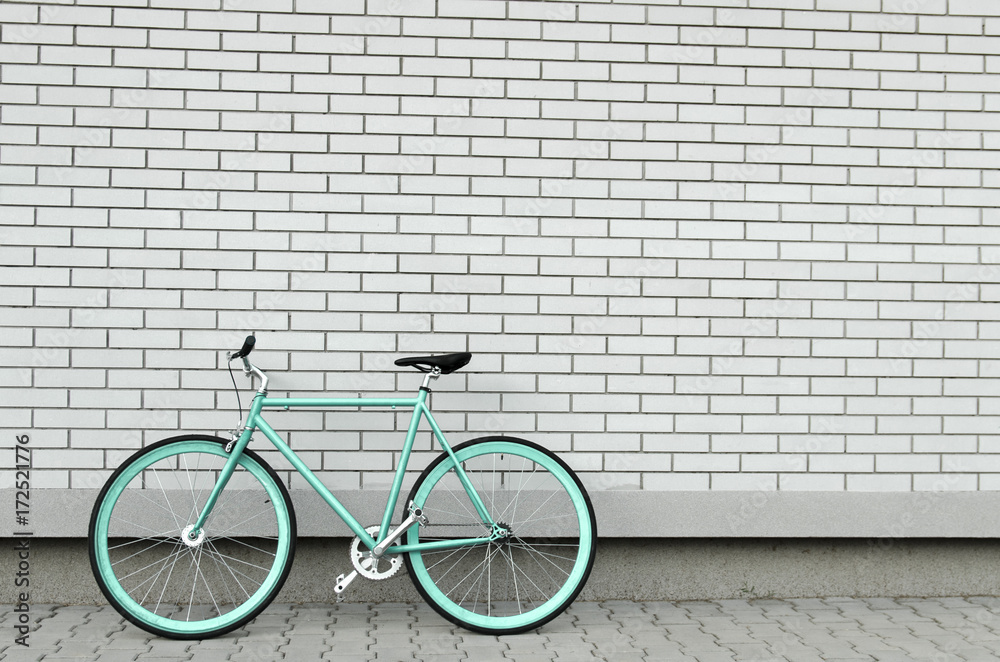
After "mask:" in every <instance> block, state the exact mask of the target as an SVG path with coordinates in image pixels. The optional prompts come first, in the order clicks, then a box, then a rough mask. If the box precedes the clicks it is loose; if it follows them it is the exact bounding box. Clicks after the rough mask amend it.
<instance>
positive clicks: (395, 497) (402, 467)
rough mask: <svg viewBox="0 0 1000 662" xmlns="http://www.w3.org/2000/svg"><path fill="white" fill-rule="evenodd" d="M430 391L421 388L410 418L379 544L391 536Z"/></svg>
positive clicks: (383, 518) (383, 520) (380, 530)
mask: <svg viewBox="0 0 1000 662" xmlns="http://www.w3.org/2000/svg"><path fill="white" fill-rule="evenodd" d="M428 393H429V391H428V389H427V388H425V387H423V386H421V387H420V391H419V393H418V394H417V404H416V405H415V406H414V407H413V415H412V416H411V417H410V425H409V427H408V428H407V429H406V440H405V441H404V442H403V450H402V452H401V453H400V454H399V466H398V467H396V475H395V476H394V477H393V479H392V487H391V488H390V490H389V500H388V502H386V504H385V513H384V514H383V515H382V524H381V526H379V530H378V536H376V539H377V542H382V539H383V538H385V537H386V536H387V535H389V525H390V523H391V522H392V515H393V511H394V510H395V509H396V502H397V501H399V491H400V489H402V487H403V475H404V473H405V471H406V465H407V464H408V463H409V460H410V451H411V450H413V442H414V441H415V440H416V438H417V428H419V427H420V418H421V417H422V416H423V415H424V413H425V412H426V411H427V394H428ZM428 418H429V417H428Z"/></svg>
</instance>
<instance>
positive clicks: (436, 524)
mask: <svg viewBox="0 0 1000 662" xmlns="http://www.w3.org/2000/svg"><path fill="white" fill-rule="evenodd" d="M453 452H454V454H455V456H456V458H457V460H458V462H459V463H460V464H461V466H462V468H463V470H464V472H465V474H466V475H467V476H468V478H469V481H470V482H471V484H472V487H473V488H474V489H475V490H476V491H477V492H478V494H479V496H480V497H481V499H482V501H483V504H484V505H485V507H486V509H487V510H488V511H489V514H490V517H492V519H493V522H494V523H495V524H496V525H497V526H498V527H500V528H502V529H504V530H506V531H507V532H508V533H509V535H507V536H504V537H502V538H499V539H497V540H494V541H493V542H489V543H484V544H478V545H472V546H467V547H458V548H451V549H441V550H428V551H413V552H409V553H407V554H405V556H404V560H405V561H406V566H407V569H408V570H409V573H410V577H411V579H412V580H413V582H414V584H415V585H416V587H417V590H418V591H419V592H420V594H421V595H422V596H423V598H424V599H425V600H426V601H427V602H428V603H429V604H430V605H431V606H432V607H433V608H434V609H435V610H436V611H437V612H438V613H439V614H441V615H442V616H444V617H445V618H447V619H448V620H450V621H452V622H453V623H456V624H458V625H461V626H462V627H464V628H467V629H469V630H473V631H475V632H482V633H486V634H514V633H518V632H524V631H527V630H531V629H535V628H537V627H540V626H541V625H544V624H545V623H547V622H548V621H550V620H552V619H553V618H555V617H556V616H558V615H559V614H560V613H562V612H563V611H564V610H565V609H566V607H568V606H569V604H570V603H571V602H573V600H574V599H576V597H577V596H578V595H579V594H580V591H581V590H582V589H583V586H584V584H585V583H586V581H587V578H588V576H589V575H590V571H591V568H592V567H593V565H594V555H595V553H596V549H597V547H596V541H597V521H596V518H595V516H594V509H593V507H592V506H591V503H590V498H589V497H588V495H587V491H586V490H585V489H584V487H583V484H582V483H581V482H580V479H579V478H578V477H577V476H576V474H574V473H573V471H572V469H570V468H569V467H568V466H567V465H566V463H564V462H563V461H562V460H560V459H559V458H558V457H557V456H556V455H555V454H553V453H552V452H551V451H549V450H547V449H545V448H542V447H541V446H538V445H537V444H533V443H531V442H528V441H524V440H521V439H514V438H511V437H486V438H482V439H474V440H472V441H468V442H466V443H464V444H460V445H458V446H456V447H455V448H454V449H453ZM410 499H411V500H412V501H413V503H414V505H415V506H416V507H418V508H420V509H421V510H422V511H423V513H424V514H425V515H426V516H427V518H428V520H429V521H428V524H427V525H426V526H419V527H417V526H415V527H413V528H411V529H410V530H409V531H408V532H407V537H406V542H407V544H416V543H421V542H433V541H440V540H449V539H459V538H476V537H481V536H490V534H491V530H492V527H490V526H488V525H486V524H484V523H483V521H482V519H481V518H480V516H479V514H478V511H477V509H476V508H475V507H474V506H473V503H472V500H471V499H470V497H469V495H468V493H467V492H466V490H465V488H464V487H463V485H462V482H461V479H460V477H459V475H458V474H457V473H456V471H455V465H454V462H452V460H451V458H450V457H449V456H448V454H447V453H445V454H442V455H441V456H440V457H439V458H437V459H436V460H435V461H434V462H433V463H431V465H430V466H429V467H427V469H425V470H424V472H423V474H421V476H420V477H419V478H418V479H417V482H416V484H415V485H414V486H413V490H412V491H411V493H410Z"/></svg>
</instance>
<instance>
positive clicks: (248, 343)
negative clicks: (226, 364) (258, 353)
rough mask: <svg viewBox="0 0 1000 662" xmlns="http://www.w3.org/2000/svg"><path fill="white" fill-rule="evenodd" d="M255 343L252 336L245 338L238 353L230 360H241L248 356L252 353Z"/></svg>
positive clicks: (255, 340)
mask: <svg viewBox="0 0 1000 662" xmlns="http://www.w3.org/2000/svg"><path fill="white" fill-rule="evenodd" d="M256 343H257V339H256V338H254V337H253V336H247V338H246V340H244V341H243V347H241V348H240V351H238V352H235V353H234V354H233V355H232V357H231V359H242V358H244V357H246V356H249V355H250V352H252V351H253V346H254V345H255V344H256Z"/></svg>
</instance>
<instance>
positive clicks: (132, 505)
mask: <svg viewBox="0 0 1000 662" xmlns="http://www.w3.org/2000/svg"><path fill="white" fill-rule="evenodd" d="M225 443H226V440H224V439H220V438H218V437H209V436H200V435H196V436H183V437H174V438H171V439H165V440H163V441H160V442H157V443H155V444H153V445H151V446H149V447H147V448H144V449H142V450H140V451H138V452H137V453H135V454H134V455H132V456H131V457H130V458H129V459H128V460H126V462H125V463H124V464H123V465H122V466H121V467H119V468H118V470H117V471H115V472H114V474H112V476H111V478H109V479H108V482H107V483H106V484H105V485H104V488H103V489H102V490H101V492H100V495H99V496H98V498H97V502H96V503H95V504H94V510H93V513H92V514H91V518H90V529H89V541H88V542H89V548H90V563H91V568H92V569H93V571H94V578H95V579H96V580H97V584H98V585H99V586H100V588H101V591H102V592H103V593H104V596H105V597H106V598H107V599H108V601H109V602H110V603H111V605H112V606H114V607H115V609H117V610H118V612H119V613H120V614H121V615H122V616H124V617H125V618H126V619H128V620H129V621H131V622H132V623H134V624H135V625H137V626H139V627H141V628H143V629H144V630H147V631H148V632H152V633H154V634H157V635H161V636H166V637H171V638H175V639H202V638H206V637H213V636H216V635H220V634H223V633H225V632H229V631H231V630H234V629H236V628H238V627H240V626H241V625H243V624H245V623H247V622H249V621H250V620H251V619H253V618H254V617H255V616H257V614H259V613H260V612H261V611H262V610H263V609H264V608H265V607H266V606H267V605H268V603H270V602H271V600H272V599H273V598H274V597H275V595H277V593H278V590H279V589H280V588H281V585H282V584H283V583H284V581H285V578H286V577H287V576H288V571H289V569H290V568H291V565H292V558H293V556H294V553H295V513H294V510H293V508H292V503H291V500H290V499H289V497H288V492H287V490H286V489H285V487H284V485H282V483H281V480H280V479H279V478H278V476H277V474H275V472H274V470H273V469H272V468H271V467H270V466H268V465H267V463H266V462H264V460H262V459H261V458H260V456H258V455H257V454H256V453H254V452H252V451H246V450H245V451H243V453H242V454H241V456H240V458H239V461H238V464H237V465H236V469H235V470H234V472H233V474H232V477H231V478H230V479H229V482H228V483H227V484H226V487H225V489H224V490H223V491H222V494H221V495H220V496H219V499H218V501H217V502H216V504H215V506H214V507H213V508H212V511H211V514H210V515H209V517H208V519H207V520H206V522H205V525H204V527H203V528H202V531H201V533H200V534H199V535H198V536H197V538H195V539H191V537H190V535H188V533H189V531H190V529H191V528H192V526H191V525H192V524H193V523H194V522H195V520H196V519H197V518H198V516H199V515H200V514H201V511H202V508H203V507H204V505H205V503H206V501H207V499H208V496H209V494H210V493H211V492H212V488H213V487H214V485H215V483H216V480H217V479H218V476H219V472H220V471H221V469H222V467H223V466H224V465H225V464H226V462H227V460H228V459H229V457H230V456H229V454H228V453H226V452H225V448H224V445H225Z"/></svg>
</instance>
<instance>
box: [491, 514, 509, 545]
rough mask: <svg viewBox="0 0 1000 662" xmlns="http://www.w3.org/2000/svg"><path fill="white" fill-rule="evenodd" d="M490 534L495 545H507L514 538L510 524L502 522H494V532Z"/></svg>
mask: <svg viewBox="0 0 1000 662" xmlns="http://www.w3.org/2000/svg"><path fill="white" fill-rule="evenodd" d="M490 533H491V535H492V538H493V543H494V544H495V545H506V544H507V543H509V542H510V541H511V538H513V537H514V531H513V530H512V529H511V526H510V524H507V523H506V522H501V521H500V520H497V521H496V522H494V524H493V530H492V531H491V532H490Z"/></svg>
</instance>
